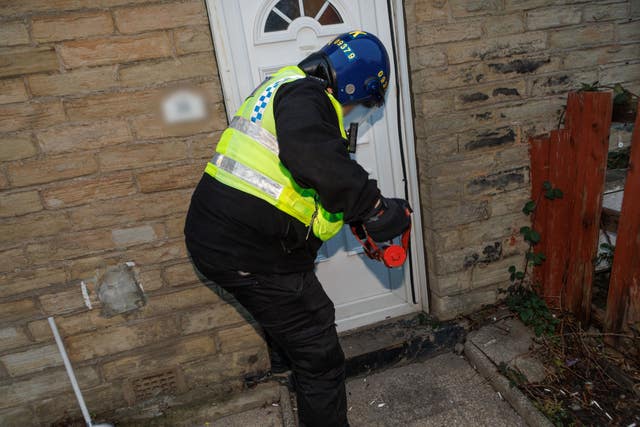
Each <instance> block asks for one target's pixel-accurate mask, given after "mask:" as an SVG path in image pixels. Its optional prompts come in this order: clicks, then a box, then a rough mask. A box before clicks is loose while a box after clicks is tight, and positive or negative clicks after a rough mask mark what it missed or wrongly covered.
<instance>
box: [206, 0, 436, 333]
mask: <svg viewBox="0 0 640 427" xmlns="http://www.w3.org/2000/svg"><path fill="white" fill-rule="evenodd" d="M207 5H208V11H209V19H210V22H211V29H212V34H213V37H214V43H215V49H216V57H217V59H218V67H219V69H220V75H221V79H222V85H223V92H224V97H225V103H226V109H227V114H228V116H229V117H232V116H233V115H234V113H235V111H236V110H237V108H238V107H239V106H240V105H241V103H242V101H243V99H244V98H245V97H246V96H247V95H248V94H250V93H251V91H252V90H253V89H254V88H255V87H256V86H257V85H258V84H259V83H260V82H262V81H263V80H264V78H265V77H266V76H267V75H269V74H271V73H273V72H274V71H276V70H278V69H279V68H280V67H282V66H285V65H294V64H297V63H298V62H299V61H300V60H301V59H303V58H304V57H306V56H307V55H308V54H310V53H312V52H314V51H316V50H318V49H319V48H321V47H322V46H323V45H324V44H326V43H327V42H329V41H330V40H331V39H332V38H333V37H334V36H336V35H337V34H340V33H343V32H347V31H352V30H354V29H362V30H364V31H369V32H372V33H374V34H376V35H377V36H378V37H380V39H381V40H382V41H383V43H384V44H385V46H387V48H388V50H389V54H390V56H393V55H392V52H393V51H392V48H391V46H392V35H391V31H392V30H391V28H390V19H389V10H388V8H387V2H386V1H385V0H359V1H355V0H349V1H341V0H331V1H328V0H251V1H249V0H207ZM404 59H406V58H404ZM392 60H393V61H395V60H396V58H392ZM401 62H402V61H401ZM404 66H405V67H406V62H405V64H404ZM394 68H395V66H394V65H392V67H391V69H392V76H391V78H392V79H394V78H395V75H394V74H395V72H394ZM389 91H390V93H389V94H388V98H387V103H386V107H385V109H384V111H378V113H377V117H372V118H370V120H371V122H372V123H373V126H371V127H369V129H368V130H367V131H366V132H364V133H362V132H361V133H360V134H359V138H358V147H357V153H356V155H355V158H356V160H357V161H358V162H359V163H360V164H361V165H362V166H363V167H364V168H365V170H367V171H368V172H369V173H370V176H371V177H372V178H374V179H377V180H378V186H379V187H380V189H381V191H382V194H384V195H385V196H386V197H401V198H404V197H405V194H404V193H405V188H404V185H405V184H404V181H403V167H402V161H403V159H402V152H401V143H400V141H399V136H398V127H399V126H404V119H403V118H400V117H398V110H400V111H406V108H400V109H398V106H399V104H398V102H399V99H398V94H397V93H396V87H395V85H393V84H392V85H390V86H389ZM404 96H407V95H404ZM406 101H407V100H406V99H405V102H406ZM406 105H407V104H406V103H405V104H400V106H401V107H402V106H404V107H406ZM407 119H408V120H410V117H407ZM346 125H347V126H348V124H346ZM412 143H413V142H412V141H411V142H410V144H412ZM405 144H406V143H405ZM405 151H406V150H405ZM409 151H410V156H405V161H407V160H408V162H407V163H409V165H408V169H407V170H408V172H409V173H410V174H412V176H411V177H409V178H410V179H409V181H408V182H409V183H410V185H411V184H412V183H413V184H415V182H416V177H415V174H416V172H415V168H414V167H413V165H414V164H415V159H414V158H413V157H412V156H413V150H412V147H409ZM405 154H406V153H405ZM407 157H409V158H407ZM410 191H411V192H412V194H413V196H414V199H415V200H412V201H413V202H414V206H417V203H418V202H417V188H411V189H410ZM414 228H415V229H416V232H414V235H413V236H412V238H413V239H414V240H415V239H416V238H417V239H419V243H418V244H415V242H414V244H413V248H412V249H413V254H412V255H413V256H412V259H413V262H414V268H413V270H412V269H411V267H410V265H409V263H408V262H407V263H406V264H405V266H404V267H403V268H400V269H393V270H391V269H387V268H386V267H385V266H384V265H383V264H381V263H379V262H376V261H372V260H369V259H368V258H367V257H366V256H365V255H364V254H363V252H362V248H361V247H360V245H359V244H358V242H357V241H356V240H355V239H354V238H353V236H352V235H351V232H350V230H349V229H348V227H346V226H345V228H344V229H343V231H342V232H341V233H340V234H339V235H337V236H336V237H334V238H332V239H331V240H329V241H328V242H326V243H325V244H324V245H323V247H322V248H321V250H320V254H319V256H318V259H317V264H316V272H317V274H318V277H319V279H320V281H321V282H322V284H323V287H324V288H325V290H326V292H327V294H328V295H329V297H330V298H331V299H332V300H333V302H334V304H335V306H336V322H337V324H338V329H339V330H347V329H352V328H355V327H359V326H363V325H366V324H369V323H373V322H376V321H379V320H383V319H386V318H389V317H394V316H399V315H403V314H408V313H411V312H414V311H416V310H419V309H420V308H421V307H422V305H421V303H420V302H421V301H420V295H424V294H425V293H424V289H425V287H426V286H424V283H414V285H413V287H412V275H411V273H412V272H413V273H414V274H413V279H414V280H413V281H414V282H415V281H416V279H417V280H418V281H421V282H422V281H423V280H424V279H423V278H424V271H423V268H419V267H418V268H416V264H417V263H419V262H421V260H423V255H422V252H421V251H422V244H421V235H420V232H419V230H418V229H419V227H414ZM416 253H417V255H418V256H416ZM421 285H422V286H421ZM423 299H424V297H423ZM423 302H424V301H423ZM423 305H424V304H423Z"/></svg>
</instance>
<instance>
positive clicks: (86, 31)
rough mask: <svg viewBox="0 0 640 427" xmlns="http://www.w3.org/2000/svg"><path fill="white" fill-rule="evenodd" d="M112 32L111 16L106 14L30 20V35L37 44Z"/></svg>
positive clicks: (46, 17) (94, 13) (80, 14)
mask: <svg viewBox="0 0 640 427" xmlns="http://www.w3.org/2000/svg"><path fill="white" fill-rule="evenodd" d="M112 32H113V22H112V20H111V14H110V13H107V12H89V13H67V14H65V15H59V16H36V17H34V18H32V20H31V34H32V35H33V39H34V40H35V41H36V42H38V43H47V42H55V41H60V40H69V39H76V38H82V37H89V36H98V35H103V34H111V33H112Z"/></svg>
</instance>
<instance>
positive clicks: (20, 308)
mask: <svg viewBox="0 0 640 427" xmlns="http://www.w3.org/2000/svg"><path fill="white" fill-rule="evenodd" d="M39 314H40V310H38V308H37V307H36V304H35V302H34V301H33V299H31V298H24V299H19V300H15V301H10V302H3V303H0V321H2V322H3V323H4V322H10V321H13V320H18V319H25V318H30V317H34V316H38V315H39ZM0 394H1V393H0Z"/></svg>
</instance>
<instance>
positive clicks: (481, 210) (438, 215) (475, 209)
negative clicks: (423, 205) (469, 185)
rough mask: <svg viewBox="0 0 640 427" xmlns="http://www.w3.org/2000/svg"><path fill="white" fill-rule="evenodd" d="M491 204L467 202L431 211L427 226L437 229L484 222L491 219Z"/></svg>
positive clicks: (483, 201)
mask: <svg viewBox="0 0 640 427" xmlns="http://www.w3.org/2000/svg"><path fill="white" fill-rule="evenodd" d="M489 216H490V212H489V203H488V202H487V201H486V200H481V201H473V202H465V203H461V204H458V205H455V206H450V207H445V208H441V209H433V210H429V214H428V215H426V219H427V221H426V225H427V226H428V227H432V228H435V229H442V228H447V227H455V226H457V225H462V224H468V223H472V222H476V221H482V220H485V219H487V218H489Z"/></svg>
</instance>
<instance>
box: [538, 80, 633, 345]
mask: <svg viewBox="0 0 640 427" xmlns="http://www.w3.org/2000/svg"><path fill="white" fill-rule="evenodd" d="M611 110H612V98H611V93H606V92H578V93H570V94H569V97H568V100H567V109H566V118H565V127H564V129H558V130H556V131H553V132H551V133H550V134H549V135H545V136H540V137H535V138H532V139H531V141H530V145H531V182H532V195H533V199H534V200H535V201H536V203H537V208H536V211H535V214H534V217H533V228H534V229H536V230H538V231H539V232H540V234H541V241H540V242H539V243H538V244H537V245H536V246H535V251H536V252H543V253H544V254H545V255H546V258H547V259H546V261H545V262H543V263H542V265H540V266H538V267H536V268H535V269H534V273H533V278H534V281H535V282H536V283H538V284H539V285H540V288H539V289H540V292H541V294H542V296H543V297H544V299H545V300H546V301H547V303H548V304H549V305H550V306H552V307H556V308H561V309H563V310H568V311H570V312H572V313H574V314H575V315H576V316H577V317H578V319H580V320H581V321H582V322H583V325H586V324H588V323H589V320H590V316H591V295H592V285H593V274H594V270H595V260H596V259H597V252H598V238H599V229H600V218H601V215H602V196H603V192H604V184H605V172H606V167H607V153H608V147H609V128H610V125H611ZM639 116H640V115H639ZM626 182H627V185H626V188H625V193H624V198H623V207H622V211H621V214H620V220H619V227H618V240H617V246H616V251H615V255H614V264H613V270H612V275H611V284H610V287H609V296H608V302H607V309H606V321H605V325H606V329H607V331H610V332H619V331H623V330H626V329H627V328H628V326H629V324H635V323H636V322H640V123H639V119H636V124H635V128H634V133H633V145H632V153H631V163H630V166H629V170H628V177H627V181H626ZM549 183H550V184H551V185H552V186H553V187H554V188H559V189H560V190H561V191H562V192H563V197H562V198H560V199H555V200H549V199H547V198H546V197H545V196H544V194H545V192H546V189H545V187H546V186H548V185H549Z"/></svg>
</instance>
